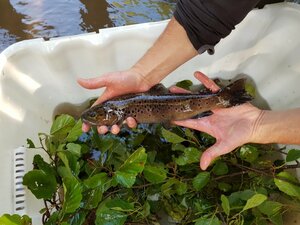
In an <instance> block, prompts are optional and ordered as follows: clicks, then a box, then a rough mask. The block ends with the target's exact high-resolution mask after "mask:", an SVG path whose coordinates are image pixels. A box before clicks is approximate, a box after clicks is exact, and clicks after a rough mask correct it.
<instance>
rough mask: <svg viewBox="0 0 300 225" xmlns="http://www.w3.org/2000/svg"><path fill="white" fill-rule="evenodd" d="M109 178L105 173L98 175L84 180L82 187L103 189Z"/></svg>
mask: <svg viewBox="0 0 300 225" xmlns="http://www.w3.org/2000/svg"><path fill="white" fill-rule="evenodd" d="M108 180H109V178H108V176H107V174H106V173H98V174H95V175H94V176H92V177H89V178H88V179H86V180H84V182H83V183H84V185H85V186H86V187H87V188H91V189H92V188H96V187H104V186H105V185H106V183H107V182H108Z"/></svg>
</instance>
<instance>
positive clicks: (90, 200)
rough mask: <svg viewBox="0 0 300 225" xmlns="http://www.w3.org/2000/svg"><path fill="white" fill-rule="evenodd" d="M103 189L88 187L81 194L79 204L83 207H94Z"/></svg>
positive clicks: (98, 201)
mask: <svg viewBox="0 0 300 225" xmlns="http://www.w3.org/2000/svg"><path fill="white" fill-rule="evenodd" d="M102 196H103V190H102V188H101V187H95V188H93V189H89V190H87V191H85V192H84V193H83V194H82V204H81V205H80V206H81V207H82V208H85V209H94V208H96V207H97V206H98V205H99V203H100V201H101V200H102Z"/></svg>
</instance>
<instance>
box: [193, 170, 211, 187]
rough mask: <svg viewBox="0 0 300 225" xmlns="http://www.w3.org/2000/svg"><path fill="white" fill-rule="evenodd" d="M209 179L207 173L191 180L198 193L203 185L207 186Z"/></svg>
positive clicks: (202, 173)
mask: <svg viewBox="0 0 300 225" xmlns="http://www.w3.org/2000/svg"><path fill="white" fill-rule="evenodd" d="M209 179H210V173H209V172H200V173H199V174H198V175H197V176H196V177H195V178H194V179H193V187H194V188H195V189H196V190H197V191H200V190H201V189H202V188H203V187H205V185H207V184H208V182H209Z"/></svg>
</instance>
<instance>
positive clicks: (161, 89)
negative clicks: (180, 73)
mask: <svg viewBox="0 0 300 225" xmlns="http://www.w3.org/2000/svg"><path fill="white" fill-rule="evenodd" d="M168 93H170V92H169V90H168V89H167V88H166V87H165V86H164V85H163V84H161V83H159V84H156V85H154V86H153V87H152V88H150V89H149V91H147V92H146V93H145V94H150V95H154V94H156V95H157V94H168Z"/></svg>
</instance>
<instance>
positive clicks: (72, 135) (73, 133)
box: [66, 120, 82, 142]
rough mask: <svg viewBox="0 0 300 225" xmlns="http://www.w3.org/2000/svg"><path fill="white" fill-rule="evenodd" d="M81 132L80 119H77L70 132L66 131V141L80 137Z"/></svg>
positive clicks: (72, 140)
mask: <svg viewBox="0 0 300 225" xmlns="http://www.w3.org/2000/svg"><path fill="white" fill-rule="evenodd" d="M81 134H82V121H81V120H78V121H77V122H76V124H75V125H74V126H73V127H72V129H71V130H70V132H69V133H68V136H67V137H66V141H68V142H74V141H76V140H77V139H78V138H79V137H80V135H81Z"/></svg>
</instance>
